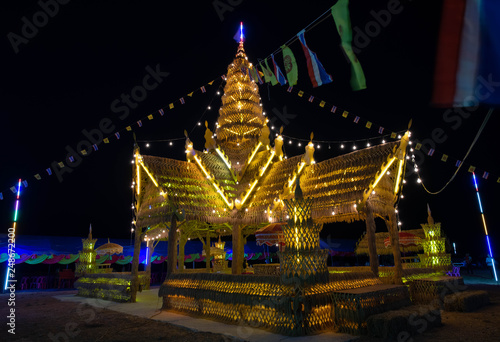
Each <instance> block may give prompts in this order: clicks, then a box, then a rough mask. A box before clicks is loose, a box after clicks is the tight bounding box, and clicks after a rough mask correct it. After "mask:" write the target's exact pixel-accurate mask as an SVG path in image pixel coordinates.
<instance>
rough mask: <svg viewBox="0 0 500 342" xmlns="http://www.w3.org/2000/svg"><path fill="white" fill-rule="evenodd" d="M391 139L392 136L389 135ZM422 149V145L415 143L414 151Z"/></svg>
mask: <svg viewBox="0 0 500 342" xmlns="http://www.w3.org/2000/svg"><path fill="white" fill-rule="evenodd" d="M393 134H394V138H395V137H396V133H393ZM391 138H392V134H391ZM421 147H422V144H421V143H417V144H416V145H415V151H418V150H420V148H421Z"/></svg>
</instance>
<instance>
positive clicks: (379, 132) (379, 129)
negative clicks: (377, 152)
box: [378, 126, 384, 134]
mask: <svg viewBox="0 0 500 342" xmlns="http://www.w3.org/2000/svg"><path fill="white" fill-rule="evenodd" d="M382 133H384V127H382V126H380V127H379V128H378V134H382Z"/></svg>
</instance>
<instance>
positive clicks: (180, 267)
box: [177, 231, 187, 273]
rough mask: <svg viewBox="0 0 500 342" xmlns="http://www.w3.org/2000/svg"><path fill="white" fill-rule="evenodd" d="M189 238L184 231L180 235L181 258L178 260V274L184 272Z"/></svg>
mask: <svg viewBox="0 0 500 342" xmlns="http://www.w3.org/2000/svg"><path fill="white" fill-rule="evenodd" d="M186 242H187V238H186V236H185V235H184V234H182V231H181V232H180V233H179V257H178V258H177V264H178V266H177V272H179V273H183V272H184V247H185V246H186Z"/></svg>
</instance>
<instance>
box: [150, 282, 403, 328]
mask: <svg viewBox="0 0 500 342" xmlns="http://www.w3.org/2000/svg"><path fill="white" fill-rule="evenodd" d="M354 289H364V290H363V291H361V292H360V294H355V293H352V294H350V293H348V292H346V291H354ZM158 295H159V296H160V297H163V309H164V310H174V311H180V312H183V313H187V314H189V315H190V316H196V317H203V318H207V319H214V320H217V321H222V322H225V323H232V324H243V325H248V326H251V327H254V328H262V329H266V330H270V331H272V332H275V333H279V334H283V335H288V336H298V335H312V334H317V333H320V332H322V331H324V330H327V329H336V330H340V331H349V332H356V333H362V332H364V330H363V329H364V328H365V327H366V319H367V318H368V317H369V315H371V314H376V313H380V312H383V311H384V310H391V309H398V308H400V307H402V306H404V305H409V304H410V297H409V293H408V290H407V287H406V286H398V285H384V284H382V283H381V281H380V280H379V279H378V278H377V277H375V276H374V274H373V273H372V272H344V273H335V274H330V275H329V277H328V279H327V281H324V282H318V283H316V284H314V285H300V284H298V282H295V281H294V279H286V278H283V277H279V276H272V275H262V276H257V275H227V274H214V273H212V274H210V273H205V274H202V273H200V274H185V273H184V274H183V273H178V274H172V275H171V276H170V277H169V278H168V279H166V280H165V282H164V283H163V284H162V286H161V287H160V290H159V293H158ZM347 307H349V308H350V309H347ZM350 310H355V312H354V313H352V312H350ZM351 316H352V317H351ZM346 327H348V328H346Z"/></svg>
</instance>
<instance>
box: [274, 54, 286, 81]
mask: <svg viewBox="0 0 500 342" xmlns="http://www.w3.org/2000/svg"><path fill="white" fill-rule="evenodd" d="M271 60H272V61H273V66H274V75H275V76H276V78H277V79H278V82H279V83H280V84H281V85H285V84H286V78H285V75H283V73H282V72H281V69H280V67H279V66H278V64H276V61H275V60H274V55H273V54H271Z"/></svg>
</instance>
